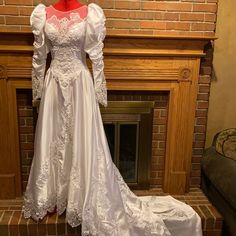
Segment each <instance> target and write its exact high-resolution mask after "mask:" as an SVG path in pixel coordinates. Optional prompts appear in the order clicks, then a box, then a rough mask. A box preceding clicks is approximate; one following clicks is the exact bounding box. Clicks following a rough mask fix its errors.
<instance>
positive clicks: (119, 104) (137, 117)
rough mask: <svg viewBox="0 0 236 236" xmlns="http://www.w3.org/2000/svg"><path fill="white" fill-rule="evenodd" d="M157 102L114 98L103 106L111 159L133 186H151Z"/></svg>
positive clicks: (102, 110)
mask: <svg viewBox="0 0 236 236" xmlns="http://www.w3.org/2000/svg"><path fill="white" fill-rule="evenodd" d="M153 107H154V102H151V101H149V102H148V101H113V102H112V101H111V102H108V107H107V108H101V113H102V118H103V124H104V128H105V132H106V136H107V141H108V144H109V148H110V152H111V156H112V160H113V162H114V163H115V165H116V166H117V167H118V169H119V171H120V173H121V175H122V176H123V178H124V179H125V181H126V182H127V183H128V185H130V186H131V187H133V188H148V187H149V184H150V176H149V174H150V162H151V154H152V151H151V148H152V145H151V144H152V123H153Z"/></svg>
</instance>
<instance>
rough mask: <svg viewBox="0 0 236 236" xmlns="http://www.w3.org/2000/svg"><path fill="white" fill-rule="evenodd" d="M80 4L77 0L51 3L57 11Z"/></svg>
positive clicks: (66, 9)
mask: <svg viewBox="0 0 236 236" xmlns="http://www.w3.org/2000/svg"><path fill="white" fill-rule="evenodd" d="M82 6H83V4H81V3H80V2H78V1H77V0H60V1H59V2H58V3H56V4H54V5H53V7H54V8H55V9H57V10H59V11H70V10H74V9H77V8H79V7H82Z"/></svg>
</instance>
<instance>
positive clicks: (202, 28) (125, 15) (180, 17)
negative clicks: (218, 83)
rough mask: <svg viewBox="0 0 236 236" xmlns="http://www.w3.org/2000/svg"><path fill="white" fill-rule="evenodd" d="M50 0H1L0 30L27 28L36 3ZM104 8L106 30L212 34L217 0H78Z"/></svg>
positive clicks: (150, 33)
mask: <svg viewBox="0 0 236 236" xmlns="http://www.w3.org/2000/svg"><path fill="white" fill-rule="evenodd" d="M40 2H42V3H44V4H45V5H46V6H48V5H50V4H53V3H55V2H57V1H55V0H54V1H53V0H45V1H39V0H0V31H12V30H17V31H29V30H30V27H29V15H30V14H31V12H32V10H33V7H34V6H35V5H36V4H38V3H40ZM90 2H95V3H97V4H99V5H100V6H101V7H102V8H103V9H104V11H105V15H106V17H107V22H106V26H107V31H108V33H120V34H148V35H158V34H165V35H183V34H184V35H198V36H212V35H214V31H215V21H216V11H217V2H218V0H177V1H173V0H168V1H161V0H160V1H158V0H156V1H144V0H126V1H125V0H124V1H122V0H93V1H90V0H81V3H83V4H88V3H90Z"/></svg>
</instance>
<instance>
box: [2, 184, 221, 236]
mask: <svg viewBox="0 0 236 236" xmlns="http://www.w3.org/2000/svg"><path fill="white" fill-rule="evenodd" d="M134 192H135V193H136V194H137V195H139V196H145V195H157V196H160V195H164V193H163V192H162V191H161V190H160V189H154V188H153V189H150V190H149V191H143V190H136V191H134ZM173 197H175V198H176V199H178V200H180V201H183V202H185V203H187V204H189V205H191V206H192V207H193V208H194V209H195V210H196V211H197V212H198V214H199V215H200V217H201V219H202V228H203V236H220V235H221V229H222V220H223V219H222V217H221V215H220V214H219V213H218V212H217V210H216V209H215V208H214V206H213V205H212V204H211V203H210V202H209V201H208V199H207V198H206V196H205V195H204V193H203V192H202V191H201V190H200V189H199V188H192V189H191V191H190V192H189V193H187V194H185V195H175V196H173ZM21 207H22V198H17V199H14V200H0V235H1V236H19V235H20V236H28V235H34V236H41V235H42V236H47V235H48V236H49V235H51V236H53V235H60V236H63V235H80V227H77V228H72V227H70V226H69V225H68V224H65V213H64V214H63V215H61V216H58V215H57V214H54V215H50V216H47V217H45V218H44V219H43V220H42V221H41V222H40V223H35V222H34V221H33V220H31V219H27V220H26V219H24V217H23V216H22V214H21Z"/></svg>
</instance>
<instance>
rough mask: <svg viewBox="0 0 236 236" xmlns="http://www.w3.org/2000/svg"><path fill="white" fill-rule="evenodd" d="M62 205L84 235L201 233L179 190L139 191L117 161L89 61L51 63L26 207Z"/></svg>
mask: <svg viewBox="0 0 236 236" xmlns="http://www.w3.org/2000/svg"><path fill="white" fill-rule="evenodd" d="M55 206H57V213H58V214H59V215H60V214H62V213H63V212H64V211H66V221H67V222H68V223H69V224H70V225H71V226H72V227H76V226H78V225H81V226H82V235H92V236H93V235H96V236H121V235H122V236H145V235H147V236H150V235H156V236H157V235H158V236H161V235H173V236H201V235H202V229H201V219H200V217H199V216H198V214H197V213H196V212H195V211H194V210H193V209H192V208H191V207H190V206H188V205H186V204H185V203H183V202H180V201H178V200H176V199H174V198H173V197H171V196H145V197H138V196H136V195H135V194H134V193H133V192H132V191H131V190H130V189H129V187H128V186H127V184H126V183H125V181H124V180H123V178H122V176H121V174H120V172H119V170H118V169H117V168H116V166H115V165H114V163H113V162H112V158H111V154H110V150H109V146H108V142H107V139H106V135H105V131H104V127H103V122H102V118H101V113H100V108H99V104H98V102H97V101H96V97H95V92H94V86H93V80H92V76H91V74H90V72H89V70H88V69H87V68H84V69H81V71H79V72H78V73H77V74H76V76H75V77H74V78H69V79H68V78H62V79H58V77H57V76H55V74H54V72H53V70H51V69H50V68H49V69H48V70H47V73H46V76H45V82H44V88H43V94H42V99H41V103H40V108H39V115H38V121H37V126H36V133H35V141H34V157H33V162H32V166H31V170H30V176H29V180H28V185H27V188H26V192H25V193H24V205H23V212H24V216H25V218H29V217H32V218H33V219H34V220H36V221H38V220H41V219H43V218H44V216H45V215H46V214H47V212H48V211H53V209H54V207H55Z"/></svg>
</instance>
